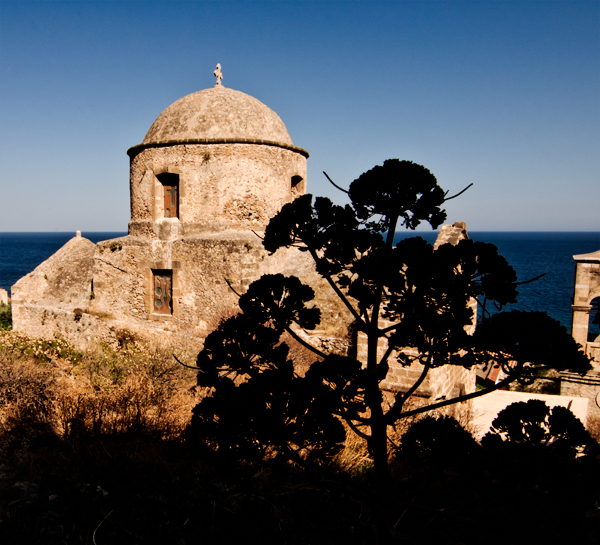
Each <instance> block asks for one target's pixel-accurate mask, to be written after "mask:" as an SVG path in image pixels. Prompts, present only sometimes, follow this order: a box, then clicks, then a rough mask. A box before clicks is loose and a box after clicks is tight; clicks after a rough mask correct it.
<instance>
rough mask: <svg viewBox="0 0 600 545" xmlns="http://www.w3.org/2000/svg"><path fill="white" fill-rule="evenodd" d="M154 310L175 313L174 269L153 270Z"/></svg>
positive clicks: (155, 311)
mask: <svg viewBox="0 0 600 545" xmlns="http://www.w3.org/2000/svg"><path fill="white" fill-rule="evenodd" d="M152 312H153V313H154V314H166V315H169V316H170V315H171V314H173V271H169V270H153V271H152Z"/></svg>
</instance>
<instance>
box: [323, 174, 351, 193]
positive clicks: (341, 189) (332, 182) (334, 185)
mask: <svg viewBox="0 0 600 545" xmlns="http://www.w3.org/2000/svg"><path fill="white" fill-rule="evenodd" d="M323 174H325V177H326V178H327V179H328V180H329V182H330V183H331V185H332V186H333V187H335V188H336V189H339V190H340V191H343V192H344V193H345V194H346V195H349V193H348V190H347V189H344V188H343V187H340V186H339V185H337V184H336V183H334V181H333V180H332V179H331V178H330V177H329V175H328V174H327V172H325V171H323Z"/></svg>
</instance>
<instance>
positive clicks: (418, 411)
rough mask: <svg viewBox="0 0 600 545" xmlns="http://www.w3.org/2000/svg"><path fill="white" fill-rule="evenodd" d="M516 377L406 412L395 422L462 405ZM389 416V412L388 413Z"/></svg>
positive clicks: (506, 384)
mask: <svg viewBox="0 0 600 545" xmlns="http://www.w3.org/2000/svg"><path fill="white" fill-rule="evenodd" d="M517 378H518V377H513V376H509V377H506V378H505V379H504V380H501V381H500V382H498V383H497V384H495V385H494V386H492V387H491V388H484V389H483V390H479V391H477V392H473V393H472V394H465V395H462V396H458V397H453V398H452V399H448V400H446V401H440V402H439V403H434V404H433V405H425V406H423V407H420V408H418V409H413V410H412V411H406V412H405V413H402V414H401V415H400V416H399V417H397V418H396V421H398V420H401V419H403V418H407V417H409V416H414V415H416V414H421V413H424V412H427V411H432V410H434V409H441V408H442V407H447V406H448V405H453V404H455V403H462V402H463V401H468V400H469V399H475V398H476V397H481V396H483V395H485V394H489V393H491V392H495V391H496V390H499V389H500V388H503V387H504V386H508V385H509V384H510V383H511V382H513V381H514V380H517ZM390 412H391V411H390ZM388 414H389V412H388Z"/></svg>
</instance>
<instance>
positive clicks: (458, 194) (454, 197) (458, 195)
mask: <svg viewBox="0 0 600 545" xmlns="http://www.w3.org/2000/svg"><path fill="white" fill-rule="evenodd" d="M472 185H473V184H469V185H468V186H467V187H465V188H464V189H463V190H462V191H460V192H459V193H457V194H456V195H452V197H448V198H446V195H447V194H448V192H447V191H446V194H445V195H444V202H446V201H449V200H452V199H456V197H460V196H461V195H462V194H463V193H464V192H465V191H466V190H467V189H469V187H471V186H472Z"/></svg>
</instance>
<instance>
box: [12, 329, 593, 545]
mask: <svg viewBox="0 0 600 545" xmlns="http://www.w3.org/2000/svg"><path fill="white" fill-rule="evenodd" d="M121 344H122V346H121V347H120V348H119V349H113V348H111V347H109V346H106V345H100V344H97V345H94V346H90V347H89V349H88V350H85V351H77V350H74V349H73V348H72V347H71V346H70V345H69V344H68V343H66V342H65V341H62V340H60V339H54V340H52V341H41V340H32V339H27V338H25V337H21V336H19V335H17V334H15V333H13V332H0V543H7V544H11V545H12V544H26V543H39V544H43V545H53V544H55V543H56V544H65V543H66V544H72V543H73V544H75V543H77V544H78V543H88V544H94V545H103V544H111V545H114V544H120V543H125V544H128V545H129V544H135V543H144V544H147V543H160V544H163V543H185V544H187V543H190V544H191V543H290V544H292V543H293V544H304V543H307V544H308V543H310V544H313V543H344V544H358V543H373V542H374V541H375V535H374V530H373V524H372V513H371V512H370V507H369V505H371V502H370V500H369V498H370V482H371V478H372V475H371V471H370V469H371V466H372V462H371V460H370V458H369V456H368V453H367V449H366V445H365V443H364V441H362V440H359V439H357V438H356V437H355V436H354V435H353V434H348V438H347V441H346V445H345V449H344V450H343V451H342V452H341V453H340V454H339V455H338V457H337V458H336V460H335V461H334V463H333V464H332V465H331V466H330V467H319V468H315V469H314V471H312V470H311V471H307V470H306V469H302V468H297V467H292V466H289V465H286V466H281V465H279V466H277V465H269V464H265V465H264V466H261V467H256V466H254V467H252V466H247V465H244V464H240V465H232V464H231V462H227V463H224V462H223V461H220V460H218V459H216V458H215V457H212V458H210V459H207V458H203V457H202V456H200V455H199V454H198V453H197V452H194V451H193V450H191V449H190V447H189V446H188V445H187V444H186V442H185V428H186V425H187V423H188V421H189V418H190V413H191V409H192V407H193V406H194V405H195V404H196V403H197V401H198V399H199V396H200V395H202V392H199V391H198V390H197V389H196V387H195V373H194V371H193V370H191V369H186V368H185V367H182V366H181V365H179V364H178V363H177V362H176V361H175V359H174V358H173V353H175V354H176V355H177V356H178V358H179V359H180V360H181V361H184V362H186V363H190V362H193V361H194V357H195V354H186V353H185V352H182V351H181V350H180V349H179V348H178V347H175V348H173V347H162V348H158V347H152V346H149V345H147V344H140V343H139V342H137V343H136V342H134V339H132V338H127V336H124V337H123V338H122V343H121ZM291 351H292V353H293V356H294V358H295V359H298V360H299V361H300V362H303V363H304V364H305V365H307V364H308V363H309V361H310V356H309V355H307V354H304V353H303V349H302V347H301V346H299V345H294V344H293V343H292V347H291ZM411 424H412V422H404V423H402V424H399V425H398V426H397V429H396V431H395V433H394V434H393V435H392V436H391V437H390V439H391V440H392V441H393V442H394V443H396V444H400V443H401V436H402V434H403V433H404V432H405V431H406V430H407V429H408V428H409V427H410V425H411ZM440 460H441V458H438V459H432V458H423V459H419V460H418V461H416V460H414V459H413V460H409V459H406V458H402V457H398V458H397V460H396V461H395V462H394V466H393V469H394V470H393V479H394V483H393V488H394V491H395V496H394V501H393V502H392V503H391V504H390V506H389V509H390V513H391V516H390V520H393V521H394V522H395V530H396V531H397V532H398V534H399V535H400V536H401V537H402V538H403V541H402V542H403V543H407V544H412V543H414V544H416V543H419V544H423V543H479V542H480V538H481V536H482V535H483V534H484V533H486V532H487V530H488V522H487V521H488V520H489V515H490V513H494V514H495V515H494V516H495V518H496V519H497V520H502V525H501V527H500V528H499V529H498V530H497V532H496V533H497V536H492V537H491V538H488V537H486V542H488V543H506V542H509V541H510V542H511V543H526V542H535V541H536V539H537V538H539V537H540V536H542V537H544V541H545V542H547V543H558V542H561V541H560V540H563V541H562V542H567V541H569V540H572V541H577V542H579V543H588V542H589V543H592V542H593V539H594V536H595V535H596V534H595V531H594V528H597V525H598V523H600V516H599V515H600V509H595V508H594V505H595V504H594V502H600V496H598V494H597V490H599V489H600V486H598V485H599V484H600V483H599V482H598V464H597V463H596V462H597V460H593V461H588V462H586V464H587V465H586V464H579V465H573V466H569V465H563V466H560V469H559V470H557V471H554V470H552V471H549V469H548V466H544V467H541V468H540V470H539V471H537V470H535V469H532V466H531V465H530V466H527V465H525V466H517V465H515V463H514V462H511V461H508V463H506V460H503V462H502V463H501V464H500V463H498V464H495V463H492V464H490V463H489V461H488V462H482V461H481V459H480V458H478V457H477V456H472V455H469V456H462V457H461V456H460V455H457V456H454V457H453V458H451V459H450V458H448V460H444V462H445V465H443V466H440V463H441V462H440ZM536 463H537V459H536ZM594 463H595V465H593V464H594ZM590 464H591V465H590ZM549 474H552V478H550V479H549V478H548V475H549ZM594 494H595V495H594ZM565 498H567V499H566V500H565ZM561 502H562V503H561ZM538 505H539V507H536V506H538ZM596 505H600V503H597V504H596ZM532 506H533V507H532ZM519 509H522V510H523V511H522V512H523V513H524V512H525V511H527V513H528V516H529V517H530V526H531V527H530V528H529V529H528V530H526V531H521V533H517V530H516V529H517V528H518V524H517V521H519V520H520V518H519V516H517V515H520V514H521V513H519ZM512 520H514V521H515V522H514V523H513V522H511V521H512ZM557 520H560V521H561V524H560V525H559V527H558V528H557V525H556V521H557ZM545 525H546V526H547V528H551V530H552V531H545V530H544V528H545V527H546V526H545ZM567 535H568V536H569V540H567V541H564V540H565V539H566V537H565V536H567ZM509 538H510V539H509ZM571 538H572V539H571ZM495 539H497V540H496V541H495ZM553 539H554V541H553ZM557 539H558V541H556V540H557ZM507 540H508V541H507ZM538 542H539V541H538Z"/></svg>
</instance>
